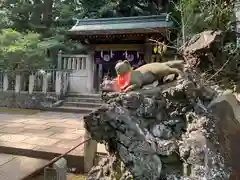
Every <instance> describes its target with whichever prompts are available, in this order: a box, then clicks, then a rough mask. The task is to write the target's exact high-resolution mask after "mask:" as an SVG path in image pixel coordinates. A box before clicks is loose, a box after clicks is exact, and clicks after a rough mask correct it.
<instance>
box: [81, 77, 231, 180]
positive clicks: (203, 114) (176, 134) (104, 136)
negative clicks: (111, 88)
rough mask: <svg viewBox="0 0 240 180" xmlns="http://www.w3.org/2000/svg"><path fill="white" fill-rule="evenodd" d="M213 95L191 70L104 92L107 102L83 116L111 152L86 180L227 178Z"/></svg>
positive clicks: (193, 179)
mask: <svg viewBox="0 0 240 180" xmlns="http://www.w3.org/2000/svg"><path fill="white" fill-rule="evenodd" d="M216 97H217V92H216V91H214V90H213V89H210V88H208V87H204V86H202V85H201V84H200V83H198V82H196V80H195V78H193V76H192V75H188V76H186V77H185V78H183V79H180V80H177V81H174V82H171V83H168V84H165V85H162V86H159V87H151V88H145V89H141V90H140V91H135V92H129V93H126V94H125V93H104V94H103V96H102V98H103V100H104V101H105V103H106V104H104V105H103V106H102V107H101V108H99V109H98V110H96V111H94V112H92V113H91V114H89V115H87V116H85V117H84V121H85V128H86V129H87V130H88V131H89V133H90V134H91V136H92V138H93V139H94V140H96V141H97V142H100V143H104V144H106V146H107V149H108V151H109V154H110V155H109V157H108V158H107V159H105V160H103V161H102V162H101V163H100V164H99V165H98V166H96V167H94V168H93V169H92V170H91V171H90V172H89V174H88V180H93V179H94V180H108V179H109V180H110V179H116V180H117V179H118V180H119V179H121V180H126V179H129V180H130V179H134V180H158V179H167V180H178V179H185V180H198V179H199V180H200V179H201V180H202V179H206V180H227V179H229V176H230V173H231V169H230V165H229V164H227V163H226V162H225V161H226V160H225V159H224V157H225V155H224V152H223V149H224V148H223V147H225V148H226V146H227V145H226V143H222V142H221V141H220V140H221V138H219V134H222V131H221V128H219V127H220V125H221V123H219V121H220V119H221V117H220V116H218V115H215V113H214V112H216V111H215V110H214V109H216V106H214V105H213V104H214V103H213V104H212V105H211V106H209V105H210V102H212V100H213V99H214V98H216ZM215 104H216V103H215ZM226 116H227V115H226ZM231 118H233V117H229V118H228V120H230V121H231V120H232V119H231Z"/></svg>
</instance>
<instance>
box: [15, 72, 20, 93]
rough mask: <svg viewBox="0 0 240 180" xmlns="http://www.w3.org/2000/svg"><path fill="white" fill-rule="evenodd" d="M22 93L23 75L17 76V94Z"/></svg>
mask: <svg viewBox="0 0 240 180" xmlns="http://www.w3.org/2000/svg"><path fill="white" fill-rule="evenodd" d="M20 91H21V75H19V74H17V75H16V81H15V92H16V93H19V92H20Z"/></svg>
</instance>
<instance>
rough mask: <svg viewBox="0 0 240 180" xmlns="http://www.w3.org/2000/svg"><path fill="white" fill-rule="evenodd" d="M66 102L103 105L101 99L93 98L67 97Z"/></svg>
mask: <svg viewBox="0 0 240 180" xmlns="http://www.w3.org/2000/svg"><path fill="white" fill-rule="evenodd" d="M66 101H68V102H88V103H101V102H102V100H101V99H100V98H91V97H88V98H86V97H84V98H83V97H67V98H66Z"/></svg>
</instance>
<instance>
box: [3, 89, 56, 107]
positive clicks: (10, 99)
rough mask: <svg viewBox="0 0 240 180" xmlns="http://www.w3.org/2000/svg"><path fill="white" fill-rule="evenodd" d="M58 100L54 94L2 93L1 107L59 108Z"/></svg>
mask: <svg viewBox="0 0 240 180" xmlns="http://www.w3.org/2000/svg"><path fill="white" fill-rule="evenodd" d="M58 100H59V96H56V95H54V94H53V95H50V94H44V93H32V94H29V93H15V92H10V91H8V92H0V107H9V108H26V109H42V108H47V107H53V106H57V102H58Z"/></svg>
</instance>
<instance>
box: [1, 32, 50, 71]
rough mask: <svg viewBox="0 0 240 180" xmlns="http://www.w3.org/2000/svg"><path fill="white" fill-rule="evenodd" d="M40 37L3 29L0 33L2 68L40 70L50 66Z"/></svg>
mask: <svg viewBox="0 0 240 180" xmlns="http://www.w3.org/2000/svg"><path fill="white" fill-rule="evenodd" d="M40 42H41V41H40V35H39V34H37V33H33V32H27V33H20V32H17V31H15V30H13V29H3V30H2V31H1V33H0V68H1V69H5V70H16V69H27V68H28V69H38V68H44V67H46V66H48V65H49V60H48V59H47V58H46V53H45V52H46V48H45V47H43V46H40Z"/></svg>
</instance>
